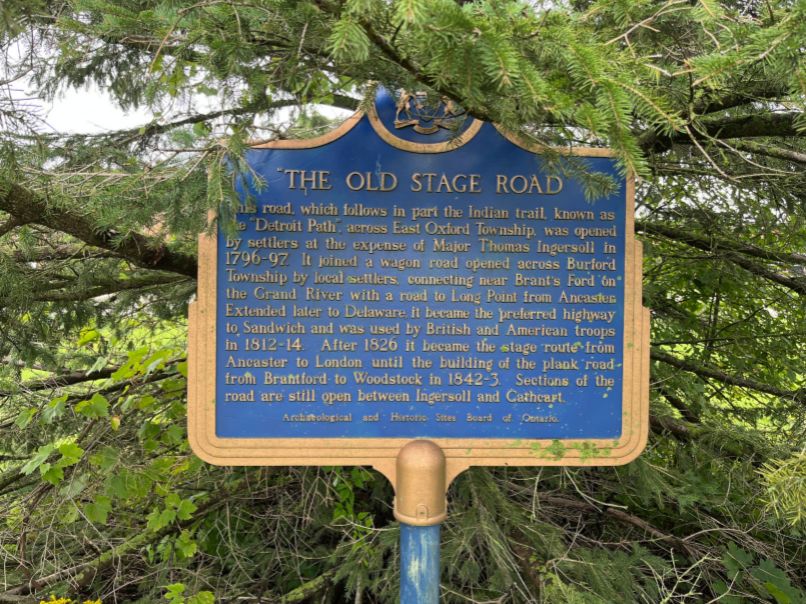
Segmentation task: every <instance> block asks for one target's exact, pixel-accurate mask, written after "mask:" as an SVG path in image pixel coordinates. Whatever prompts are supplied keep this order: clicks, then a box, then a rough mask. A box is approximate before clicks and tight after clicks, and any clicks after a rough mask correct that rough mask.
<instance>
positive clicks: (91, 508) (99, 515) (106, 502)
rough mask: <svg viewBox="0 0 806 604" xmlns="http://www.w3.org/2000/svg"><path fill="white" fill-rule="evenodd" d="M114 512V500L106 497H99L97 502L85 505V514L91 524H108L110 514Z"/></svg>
mask: <svg viewBox="0 0 806 604" xmlns="http://www.w3.org/2000/svg"><path fill="white" fill-rule="evenodd" d="M111 510H112V500H111V499H109V497H107V496H106V495H98V496H97V497H96V498H95V501H92V502H91V503H87V504H85V505H84V513H85V514H86V515H87V518H89V519H90V521H91V522H97V523H99V524H106V521H107V519H108V518H109V512H110V511H111Z"/></svg>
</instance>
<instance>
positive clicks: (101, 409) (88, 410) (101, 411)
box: [76, 392, 109, 418]
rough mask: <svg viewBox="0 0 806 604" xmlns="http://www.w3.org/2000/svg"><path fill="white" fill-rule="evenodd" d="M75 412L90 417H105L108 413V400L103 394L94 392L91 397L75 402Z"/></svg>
mask: <svg viewBox="0 0 806 604" xmlns="http://www.w3.org/2000/svg"><path fill="white" fill-rule="evenodd" d="M76 413H80V414H81V415H84V416H86V417H91V418H99V417H107V416H108V415H109V401H107V400H106V397H105V396H103V395H102V394H99V393H97V392H96V393H95V394H93V395H92V398H91V399H89V400H87V401H81V402H80V403H77V404H76Z"/></svg>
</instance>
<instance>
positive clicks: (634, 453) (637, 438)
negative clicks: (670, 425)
mask: <svg viewBox="0 0 806 604" xmlns="http://www.w3.org/2000/svg"><path fill="white" fill-rule="evenodd" d="M648 442H649V421H648V418H646V420H645V418H643V417H642V418H641V425H640V426H639V428H638V430H636V431H635V433H634V435H633V436H632V437H631V438H630V440H628V441H627V443H626V444H625V445H624V446H623V447H621V449H623V450H625V451H626V453H624V454H623V455H618V456H615V457H612V458H610V459H607V458H605V459H607V461H609V462H610V463H608V465H613V466H625V465H627V464H628V463H631V462H633V461H635V460H636V459H637V458H638V456H639V455H641V453H643V452H644V449H646V446H647V443H648ZM603 461H604V460H603Z"/></svg>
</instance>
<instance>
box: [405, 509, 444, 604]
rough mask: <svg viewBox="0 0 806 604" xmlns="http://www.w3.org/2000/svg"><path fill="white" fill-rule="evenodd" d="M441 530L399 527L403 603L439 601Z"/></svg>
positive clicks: (422, 603)
mask: <svg viewBox="0 0 806 604" xmlns="http://www.w3.org/2000/svg"><path fill="white" fill-rule="evenodd" d="M440 528H441V525H439V524H434V525H432V526H412V525H410V524H405V523H401V524H400V604H437V603H438V602H439V571H440V565H439V533H440Z"/></svg>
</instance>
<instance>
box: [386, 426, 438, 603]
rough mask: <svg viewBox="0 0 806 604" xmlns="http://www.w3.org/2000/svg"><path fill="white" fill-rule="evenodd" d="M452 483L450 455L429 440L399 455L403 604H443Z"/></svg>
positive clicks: (397, 492) (398, 515) (397, 489)
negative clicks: (443, 553)
mask: <svg viewBox="0 0 806 604" xmlns="http://www.w3.org/2000/svg"><path fill="white" fill-rule="evenodd" d="M446 477H447V472H446V463H445V454H444V452H443V451H442V449H440V448H439V446H437V445H436V444H434V443H433V442H431V441H429V440H414V441H412V442H410V443H409V444H407V445H406V446H405V447H403V448H402V449H401V450H400V452H399V453H398V454H397V463H396V477H395V518H397V520H398V521H400V604H437V602H439V533H440V525H441V523H442V521H443V520H444V519H445V517H446V514H447V511H446V510H447V503H446V499H445V488H446V486H447V485H446Z"/></svg>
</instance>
